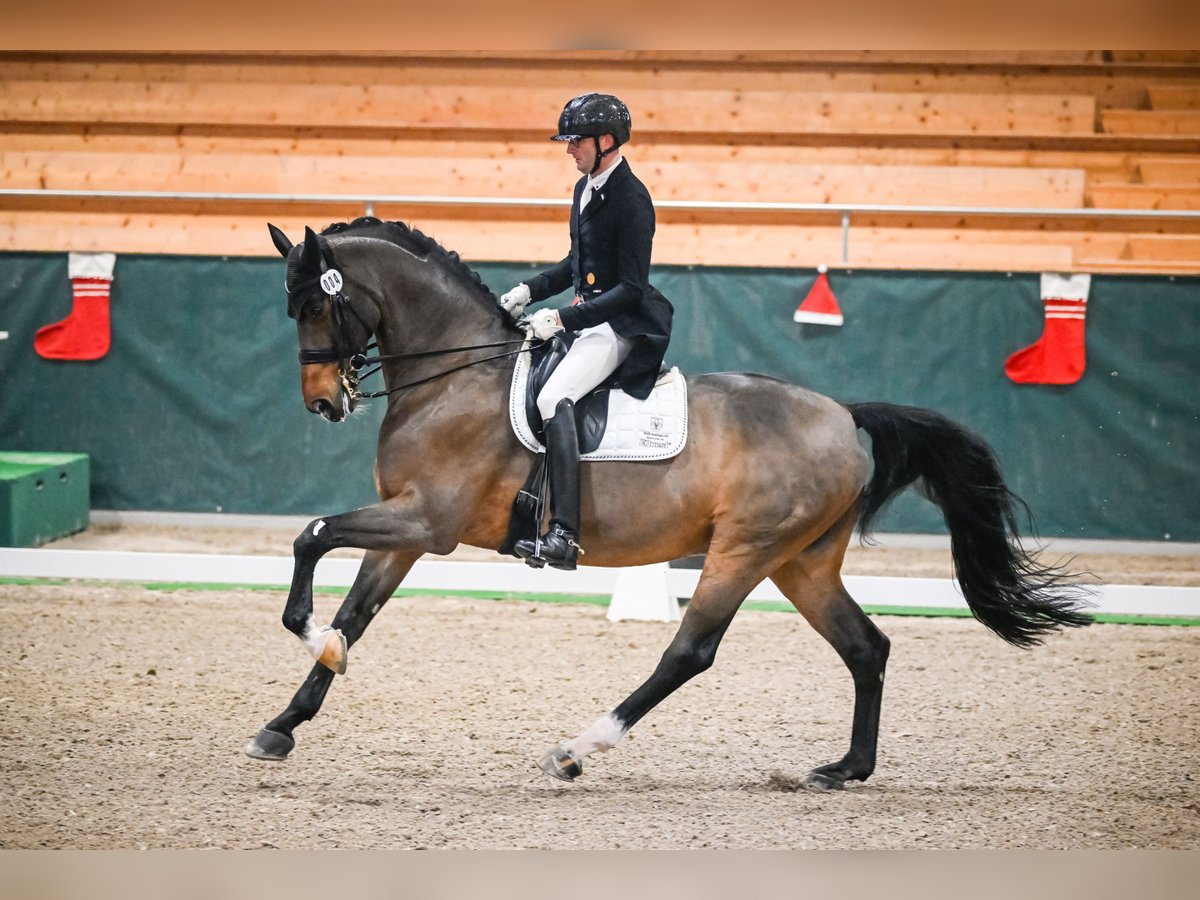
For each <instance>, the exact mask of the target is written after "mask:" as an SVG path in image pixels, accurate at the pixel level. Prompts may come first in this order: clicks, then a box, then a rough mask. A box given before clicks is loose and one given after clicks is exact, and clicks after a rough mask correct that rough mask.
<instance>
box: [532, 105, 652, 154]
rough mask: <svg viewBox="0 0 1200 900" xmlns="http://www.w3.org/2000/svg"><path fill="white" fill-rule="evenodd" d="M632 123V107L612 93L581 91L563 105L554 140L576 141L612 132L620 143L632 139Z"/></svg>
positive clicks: (618, 144)
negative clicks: (584, 92) (630, 131)
mask: <svg viewBox="0 0 1200 900" xmlns="http://www.w3.org/2000/svg"><path fill="white" fill-rule="evenodd" d="M632 126H633V123H632V120H631V119H630V116H629V108H628V107H627V106H626V105H625V104H624V103H622V102H621V101H620V100H619V99H617V98H616V97H614V96H613V95H612V94H580V95H579V96H578V97H575V98H573V99H571V100H569V101H568V102H567V105H566V106H564V107H563V111H562V114H561V115H560V116H559V117H558V134H556V135H554V136H553V137H552V138H550V140H552V141H574V140H578V139H579V138H581V137H597V138H598V137H599V136H600V135H602V134H611V135H612V136H613V137H615V138H616V139H617V146H620V145H621V144H624V143H625V142H627V141H628V140H629V130H630V128H632Z"/></svg>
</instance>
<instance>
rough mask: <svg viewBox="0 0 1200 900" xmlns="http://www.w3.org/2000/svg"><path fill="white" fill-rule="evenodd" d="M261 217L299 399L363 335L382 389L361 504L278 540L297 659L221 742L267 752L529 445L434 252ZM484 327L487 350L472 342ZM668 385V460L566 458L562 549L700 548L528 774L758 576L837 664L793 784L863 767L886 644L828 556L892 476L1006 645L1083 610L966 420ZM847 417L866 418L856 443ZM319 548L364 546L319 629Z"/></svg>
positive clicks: (518, 340) (863, 523)
mask: <svg viewBox="0 0 1200 900" xmlns="http://www.w3.org/2000/svg"><path fill="white" fill-rule="evenodd" d="M269 229H270V233H271V236H272V240H273V242H274V244H275V247H276V249H277V250H278V251H279V253H280V254H281V255H282V256H283V257H284V258H285V259H286V260H287V280H286V284H285V287H286V290H287V295H288V313H289V315H290V316H291V317H292V318H294V319H295V320H296V327H297V333H298V340H299V346H300V362H301V379H300V382H301V390H302V393H303V398H304V404H305V406H306V407H307V408H308V409H309V410H310V411H311V412H313V413H315V414H317V415H320V416H323V417H324V418H325V419H327V420H329V421H330V422H339V421H342V420H344V419H345V417H346V416H347V415H348V414H350V413H351V412H352V411H353V410H354V409H355V408H356V406H357V404H358V402H359V399H360V396H362V395H361V393H360V390H359V383H358V382H359V373H360V369H361V368H362V366H363V365H364V364H365V363H366V362H367V360H366V357H365V354H366V353H367V352H369V351H368V346H369V342H370V341H371V340H372V339H373V340H374V341H375V342H376V345H377V349H378V353H379V355H378V357H377V358H376V359H377V360H378V365H379V366H380V367H381V369H382V374H383V380H384V384H385V388H386V389H385V390H384V391H380V392H377V394H386V396H387V408H386V411H385V413H384V416H383V421H382V424H381V427H380V431H379V437H378V447H377V454H376V462H375V483H376V487H377V489H378V494H379V498H380V502H378V503H376V504H374V505H371V506H366V507H364V508H361V509H356V510H354V511H352V512H345V513H342V514H340V515H332V516H323V517H321V518H319V519H315V520H314V521H312V522H311V523H309V524H308V525H307V526H306V527H305V529H304V530H303V531H302V532H301V533H300V535H299V536H298V537H297V538H296V540H295V543H294V557H295V568H294V573H293V577H292V582H291V587H290V590H289V593H288V597H287V602H286V606H285V608H284V612H283V624H284V627H285V628H287V629H288V630H289V631H291V632H292V633H293V634H295V635H296V636H297V637H298V638H299V639H300V640H301V641H302V642H303V644H304V645H305V647H307V648H308V650H309V652H310V653H311V654H312V655H313V656H314V657H315V659H316V663H315V664H314V666H313V669H312V671H311V673H310V674H309V676H308V677H307V679H306V680H305V681H304V683H303V684H302V685H301V687H300V688H299V690H298V691H297V692H296V694H295V696H294V697H293V698H292V700H291V702H290V703H289V705H288V707H287V708H286V709H285V710H284V712H283V713H281V714H280V715H279V716H277V717H276V718H274V719H272V720H271V721H270V722H268V723H267V724H266V725H265V726H263V728H262V729H261V730H260V731H259V732H258V734H257V735H256V736H255V737H254V738H253V739H252V740H251V741H250V742H249V743H248V744H246V746H245V747H244V748H243V749H244V752H245V753H246V754H247V755H248V756H250V757H253V758H255V759H261V760H282V759H285V758H286V757H287V756H288V754H289V753H290V752H291V751H292V750H293V748H294V747H295V737H294V729H295V728H296V727H297V726H298V725H300V724H301V723H303V722H306V721H308V720H309V719H311V718H312V717H313V716H314V715H316V713H317V711H318V710H319V709H320V707H321V704H322V703H323V701H324V699H325V695H326V692H327V691H328V689H329V686H330V684H331V683H332V681H333V678H334V675H335V674H339V673H343V672H345V670H346V665H347V659H348V653H349V649H350V647H352V646H353V645H354V642H355V641H357V640H358V639H359V638H360V637H361V636H362V634H363V632H364V631H365V629H366V628H367V627H368V625H370V623H371V621H372V620H373V619H374V618H375V616H376V615H377V614H378V613H379V611H380V610H381V609H382V608H383V606H384V605H385V604H386V603H387V601H388V598H389V597H391V596H392V594H393V592H394V591H395V590H396V588H397V587H398V586H399V585H400V583H401V581H402V580H403V578H404V577H405V574H406V573H407V572H408V571H409V569H410V568H411V567H412V565H413V563H415V562H416V561H417V559H418V558H419V557H420V556H422V555H423V554H426V553H432V554H442V555H444V554H448V553H450V552H451V551H453V550H454V549H455V548H456V547H457V546H458V545H459V544H466V545H470V546H474V547H481V548H488V549H497V548H499V547H500V546H501V545H502V543H503V541H504V540H505V537H506V529H507V528H508V526H509V521H510V514H511V511H512V510H511V507H512V499H513V498H514V497H516V496H517V493H518V491H520V490H521V488H522V486H523V483H524V481H525V479H526V477H527V475H528V473H529V471H530V468H531V464H532V462H533V461H534V459H535V457H534V454H533V453H532V452H531V451H529V450H527V449H526V448H525V447H524V446H522V445H521V444H520V443H519V442H518V440H517V439H516V437H515V436H514V434H513V430H512V428H511V427H510V423H509V419H508V406H507V396H508V390H509V385H510V380H511V378H512V373H513V366H514V356H515V354H516V353H520V352H523V351H524V349H525V348H524V347H523V346H522V342H523V341H524V340H525V336H524V333H523V331H522V329H521V328H520V327H518V325H517V324H515V323H514V322H513V321H512V320H511V318H510V317H509V315H508V314H507V313H506V312H504V311H503V310H502V309H501V308H500V307H499V306H498V304H497V300H496V297H495V295H494V294H493V293H492V292H491V291H490V290H488V288H487V287H486V285H484V284H483V282H482V279H481V278H480V277H479V275H478V273H476V272H474V271H472V270H471V269H470V268H469V267H468V266H467V265H466V264H465V263H463V262H462V260H461V259H460V258H459V257H458V255H457V254H456V253H453V252H450V251H448V250H446V249H445V248H443V247H442V246H441V245H440V244H438V243H437V242H436V241H435V240H434V239H432V238H430V237H428V236H426V235H424V234H422V233H421V232H420V231H417V230H416V229H413V228H410V227H408V226H406V225H404V224H402V223H397V222H383V221H380V220H378V219H375V218H372V217H363V218H360V219H356V220H354V221H352V222H349V223H338V224H335V225H331V226H329V227H328V228H326V229H325V230H324V231H323V232H321V233H320V234H318V233H316V232H314V231H313V230H312V229H311V228H306V230H305V236H304V240H303V242H302V243H300V244H296V245H294V244H293V243H292V242H291V240H290V239H289V238H288V237H287V236H286V235H285V234H284V233H283V232H282V231H280V230H279V229H278V228H276V227H275V226H273V225H270V226H269ZM447 344H450V345H451V346H449V347H448V346H447ZM498 347H507V348H509V349H508V350H504V351H501V352H493V350H495V349H496V348H498ZM514 348H515V349H514ZM481 354H486V355H481ZM443 357H448V359H447V358H443ZM687 402H688V423H689V431H688V439H687V443H686V445H685V447H684V448H683V450H682V451H681V452H680V453H679V454H678V455H677V456H675V457H674V458H671V459H668V460H662V461H656V462H603V463H589V464H585V465H584V466H583V471H582V488H581V493H582V512H583V516H582V530H581V533H580V544H581V546H582V547H583V548H585V551H586V556H585V557H584V559H583V562H584V563H586V564H588V565H594V566H638V565H645V564H650V563H660V562H663V561H668V560H674V559H679V558H682V557H688V556H696V555H701V554H703V555H704V556H705V562H704V566H703V570H702V572H701V574H700V578H699V582H698V584H697V585H696V588H695V593H694V594H693V596H692V598H691V600H690V602H689V603H688V604H687V607H686V611H685V612H684V615H683V617H682V620H681V622H680V624H679V627H678V631H677V632H676V634H675V635H674V637H673V639H672V640H671V641H670V643H669V645H668V646H667V648H666V650H665V651H664V653H663V655H662V657H661V659H660V660H659V662H658V664H657V665H656V667H655V668H654V670H653V672H652V673H651V674H650V676H649V678H647V679H646V681H645V682H644V683H643V684H641V685H640V686H639V687H638V688H637V689H636V690H634V691H633V693H632V694H630V695H629V696H628V697H626V698H625V699H624V700H622V701H621V702H620V703H619V704H618V705H616V706H615V707H613V708H612V709H611V710H610V711H609V712H607V713H606V714H604V715H603V716H601V717H600V718H599V719H598V720H597V721H596V722H595V723H594V724H593V725H591V726H590V727H589V728H588V729H586V730H585V731H584V732H583V733H582V734H579V735H578V736H576V737H574V738H572V739H570V740H566V741H563V742H561V743H559V744H557V745H556V746H553V747H551V749H550V750H549V751H548V752H546V753H545V754H544V755H543V756H542V757H541V758H540V760H539V765H540V767H541V769H542V770H543V771H544V772H546V774H548V775H550V776H553V777H555V778H559V779H561V780H565V781H571V780H574V779H575V778H577V777H578V776H579V775H580V774H581V773H582V771H583V764H584V761H585V760H586V759H587V758H588V757H589V756H591V755H592V754H594V753H597V752H604V751H608V750H611V749H612V748H613V747H615V746H616V745H617V743H618V742H619V741H620V740H621V738H622V737H623V736H624V735H625V734H627V733H628V732H629V730H630V729H631V728H632V727H633V726H634V725H635V724H636V723H637V722H638V721H639V720H641V719H642V717H643V716H645V715H646V714H647V713H649V712H650V711H651V710H652V709H653V708H654V707H655V706H656V705H657V704H659V703H660V702H662V700H663V699H664V698H666V697H667V696H668V695H669V694H671V693H672V692H673V691H675V690H677V689H678V688H679V687H680V686H682V685H683V684H684V683H685V682H687V681H688V680H690V679H691V678H693V677H695V676H697V675H699V674H700V673H702V672H704V671H705V670H706V669H708V668H709V667H710V666H711V665H712V664H713V660H714V658H715V655H716V652H717V647H718V645H719V644H720V642H721V638H722V636H723V635H724V634H725V632H726V629H728V628H729V625H730V622H731V621H732V619H733V617H734V614H735V613H736V612H737V611H738V608H739V607H740V606H741V604H742V601H743V600H744V599H745V598H746V597H747V595H748V594H749V593H750V591H751V589H753V588H754V587H755V586H756V585H757V584H759V582H761V581H763V580H764V579H770V580H771V581H772V582H774V583H775V585H776V586H777V587H778V588H779V590H780V591H781V592H782V593H783V595H784V596H785V597H787V599H788V600H789V601H791V603H792V604H793V605H794V606H795V608H796V609H797V610H798V611H799V613H800V614H801V615H802V616H803V617H804V618H805V619H806V620H807V621H808V623H809V624H810V625H811V626H812V627H813V628H814V629H816V631H817V632H818V633H819V634H820V635H821V636H822V637H823V638H824V639H825V640H826V641H828V642H829V643H830V644H831V645H832V647H833V648H834V650H836V651H837V653H838V655H839V656H840V657H841V659H842V661H843V663H844V664H845V666H846V668H847V669H848V670H849V673H850V677H851V679H852V680H853V683H854V708H853V715H852V725H851V736H850V747H849V749H848V751H847V752H846V754H845V755H844V756H843V757H842V758H841V759H840V760H838V761H836V762H831V763H828V764H825V765H820V766H817V767H816V768H814V769H812V770H811V771H810V772H809V773H808V774H807V776H806V777H805V778H804V779H803V781H802V784H803V786H804V787H805V788H807V789H811V790H837V789H841V788H842V787H843V786H844V785H845V784H846V782H850V781H863V780H865V779H867V778H868V777H869V776H870V775H871V774H872V773H873V772H874V771H875V758H876V746H877V741H878V732H879V719H880V708H881V702H882V695H883V681H884V670H885V667H886V664H887V661H888V654H889V648H890V643H889V640H888V638H887V637H886V636H885V635H884V634H883V632H882V631H880V629H879V628H878V627H877V626H876V625H875V624H874V623H873V622H872V621H871V619H870V618H868V616H867V615H866V614H865V613H864V612H863V611H862V610H861V609H860V608H859V606H858V605H857V604H856V603H855V601H854V600H853V598H852V597H851V596H850V594H849V593H848V592H847V590H846V587H845V585H844V584H843V582H842V579H841V575H840V570H841V566H842V562H843V557H844V554H845V552H846V548H847V545H848V543H849V541H850V539H851V535H852V532H854V530H855V529H856V528H857V529H858V530H859V532H860V535H863V536H865V535H867V534H868V532H869V528H870V526H871V524H872V522H873V521H874V520H875V518H876V516H877V515H878V514H879V513H880V511H881V510H882V509H883V507H884V506H885V504H887V503H888V502H889V501H890V500H891V499H892V498H893V497H895V496H896V495H897V494H898V493H900V491H902V490H903V489H904V488H906V487H908V486H909V485H914V484H916V485H917V486H918V488H919V489H920V490H922V491H923V492H924V494H925V496H927V497H928V498H929V499H930V500H932V501H933V502H934V503H935V504H936V505H937V506H938V507H940V509H941V511H942V513H943V515H944V517H945V520H946V524H947V527H948V530H949V533H950V538H951V548H952V558H953V562H954V566H955V570H956V573H957V578H958V583H959V585H960V589H961V591H962V594H963V596H964V597H965V599H966V602H967V604H968V606H969V607H970V610H971V612H972V613H973V614H974V616H975V617H976V618H977V619H978V620H979V621H980V622H982V623H983V625H985V626H986V627H987V628H989V629H990V630H991V631H993V632H994V633H995V634H996V635H998V636H999V637H1000V638H1002V639H1003V640H1005V641H1007V642H1008V643H1010V644H1013V645H1015V646H1017V647H1022V648H1028V647H1032V646H1034V645H1036V644H1039V643H1041V642H1042V640H1043V639H1044V638H1045V637H1046V636H1047V635H1049V634H1050V633H1052V632H1054V631H1057V630H1059V629H1061V628H1065V627H1076V626H1081V625H1086V624H1087V623H1088V622H1090V617H1089V616H1088V614H1087V613H1086V611H1085V607H1086V606H1087V602H1086V589H1083V588H1080V587H1079V586H1078V585H1076V584H1073V583H1072V582H1070V580H1069V576H1067V574H1066V573H1065V572H1063V571H1062V570H1060V569H1058V568H1053V567H1043V566H1041V565H1040V564H1039V563H1038V562H1037V561H1036V560H1035V559H1034V558H1033V557H1031V556H1030V555H1028V554H1027V553H1026V551H1025V550H1024V549H1023V548H1022V547H1021V544H1020V542H1019V540H1018V537H1017V533H1018V532H1017V528H1018V523H1017V511H1018V509H1020V508H1022V507H1024V504H1023V502H1022V501H1021V500H1020V498H1019V497H1017V496H1016V495H1015V494H1013V493H1012V492H1011V491H1010V490H1009V488H1008V487H1007V485H1006V484H1005V481H1004V479H1003V477H1002V474H1001V471H1000V468H999V465H998V462H997V460H996V457H995V455H994V453H993V451H992V450H991V448H990V447H989V446H988V444H987V443H986V442H985V441H984V440H983V439H982V438H981V437H979V436H978V435H976V434H975V433H973V432H972V431H970V430H968V429H967V428H965V427H964V426H962V425H960V424H958V423H956V422H954V421H952V420H950V419H949V418H947V417H945V416H943V415H941V414H939V413H937V412H934V411H931V410H926V409H921V408H917V407H908V406H899V405H893V404H888V403H875V402H872V403H854V404H849V405H842V404H840V403H837V402H835V401H834V400H832V399H830V398H828V397H825V396H822V395H820V394H817V393H815V392H813V391H810V390H806V389H804V388H801V387H797V386H795V385H792V384H789V383H787V382H784V381H782V380H779V379H776V378H772V377H768V376H765V375H758V374H752V373H717V374H706V375H698V376H689V377H688V401H687ZM860 429H861V431H862V432H865V433H866V434H867V435H869V436H870V439H871V450H870V457H871V458H869V457H868V452H867V450H866V449H865V448H864V442H863V441H862V440H861V439H860V434H859V432H860ZM872 462H873V467H872ZM1024 509H1025V510H1026V512H1027V511H1028V508H1027V507H1024ZM339 547H353V548H359V549H362V550H364V551H365V553H364V556H363V560H362V564H361V568H360V569H359V571H358V574H357V576H356V578H355V580H354V583H353V585H352V587H351V588H350V590H349V592H348V593H347V595H346V597H345V599H344V601H343V602H342V604H341V606H340V608H339V609H338V611H337V614H336V615H335V617H334V619H333V622H332V625H325V626H318V625H317V624H316V622H315V620H314V615H313V600H312V578H313V570H314V568H315V566H316V564H317V561H318V560H319V559H320V558H321V557H322V556H323V555H324V554H325V553H327V552H329V551H330V550H333V549H334V548H339Z"/></svg>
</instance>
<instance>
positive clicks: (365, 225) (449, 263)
mask: <svg viewBox="0 0 1200 900" xmlns="http://www.w3.org/2000/svg"><path fill="white" fill-rule="evenodd" d="M321 234H322V235H323V236H326V237H328V236H330V235H343V234H361V235H363V236H365V237H373V238H379V239H381V240H385V241H388V242H390V243H393V244H396V245H397V246H399V247H403V248H404V249H406V250H409V251H411V252H413V253H415V254H417V255H418V256H426V257H429V258H431V259H434V260H437V261H440V262H442V263H444V265H445V267H446V268H447V269H448V270H449V271H451V272H453V273H455V274H456V275H458V276H459V277H460V279H461V280H462V281H463V282H464V283H465V284H466V285H467V286H468V287H469V288H471V289H472V290H473V291H475V293H476V294H478V295H479V296H480V297H481V298H483V299H486V300H489V301H491V305H492V306H493V307H497V304H498V303H499V301H498V300H497V298H496V295H495V294H494V293H492V291H491V290H490V289H489V288H488V286H487V285H486V284H484V283H483V279H482V278H480V277H479V273H478V272H476V271H475V270H474V269H472V268H471V267H470V266H468V265H467V264H466V263H465V262H463V261H462V259H461V258H460V257H459V255H458V254H457V253H455V252H454V251H453V250H447V249H446V248H445V247H443V246H442V245H441V244H439V243H438V242H437V241H436V240H434V239H433V238H431V237H430V236H429V235H427V234H424V233H423V232H421V231H418V230H417V229H415V228H410V227H409V226H408V225H405V224H404V223H403V222H384V221H383V220H382V219H377V218H375V217H374V216H360V217H359V218H357V219H355V220H354V221H353V222H335V223H333V224H332V225H330V226H329V227H327V228H326V229H325V230H324V231H322V232H321Z"/></svg>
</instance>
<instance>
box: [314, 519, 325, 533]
mask: <svg viewBox="0 0 1200 900" xmlns="http://www.w3.org/2000/svg"><path fill="white" fill-rule="evenodd" d="M324 527H325V520H324V519H317V521H316V522H314V523H313V528H312V533H313V537H316V536H317V535H318V534H320V533H321V529H322V528H324Z"/></svg>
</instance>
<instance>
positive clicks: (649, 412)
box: [508, 344, 687, 462]
mask: <svg viewBox="0 0 1200 900" xmlns="http://www.w3.org/2000/svg"><path fill="white" fill-rule="evenodd" d="M526 346H528V344H526ZM528 375H529V354H528V353H521V354H519V355H518V356H517V364H516V366H515V367H514V368H513V380H512V390H511V391H509V396H508V418H509V421H510V422H512V427H513V431H514V432H515V433H516V435H517V440H519V441H520V442H521V443H522V444H524V445H525V447H526V448H527V449H529V450H532V451H533V452H535V453H541V452H543V451H545V449H546V448H545V447H544V446H543V445H542V444H541V443H539V442H538V439H537V438H536V437H535V436H534V434H533V429H532V428H530V427H529V419H528V417H527V416H526V415H525V392H526V388H527V387H528V384H529V378H528ZM686 443H687V381H685V380H684V377H683V375H682V374H681V373H680V371H679V369H678V368H672V369H671V371H669V372H667V373H666V374H665V375H663V376H662V378H660V379H659V380H658V381H657V383H655V385H654V390H653V391H651V392H650V396H649V397H647V398H646V399H645V400H635V399H633V397H630V396H629V395H628V394H626V393H625V392H624V391H609V392H608V423H607V424H606V425H605V428H604V438H603V439H602V440H601V441H600V446H599V447H597V448H596V449H595V450H593V451H592V452H591V453H585V454H584V455H583V456H582V457H581V459H586V460H589V461H591V462H599V461H601V460H653V459H670V458H671V457H672V456H675V455H677V454H678V453H679V451H680V450H682V449H683V445H684V444H686Z"/></svg>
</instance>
